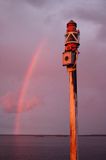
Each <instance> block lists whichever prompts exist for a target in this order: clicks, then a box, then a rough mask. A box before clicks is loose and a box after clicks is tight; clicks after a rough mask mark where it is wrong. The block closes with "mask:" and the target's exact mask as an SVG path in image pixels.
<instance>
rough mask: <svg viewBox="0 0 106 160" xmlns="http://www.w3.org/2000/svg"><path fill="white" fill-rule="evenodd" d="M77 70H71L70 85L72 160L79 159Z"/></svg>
mask: <svg viewBox="0 0 106 160" xmlns="http://www.w3.org/2000/svg"><path fill="white" fill-rule="evenodd" d="M76 82H77V81H76V71H71V72H69V87H70V160H77V158H78V157H77V126H76V122H77V115H76V114H77V112H76V109H77V83H76Z"/></svg>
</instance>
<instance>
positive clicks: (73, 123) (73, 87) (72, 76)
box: [62, 20, 80, 160]
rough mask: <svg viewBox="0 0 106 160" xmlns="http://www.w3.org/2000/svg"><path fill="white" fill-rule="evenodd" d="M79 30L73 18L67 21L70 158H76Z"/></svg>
mask: <svg viewBox="0 0 106 160" xmlns="http://www.w3.org/2000/svg"><path fill="white" fill-rule="evenodd" d="M79 35H80V31H79V30H77V23H76V22H74V21H73V20H71V21H69V22H68V23H67V28H66V34H65V51H64V52H63V57H62V58H63V59H62V60H63V66H66V68H67V71H68V74H69V97H70V103H69V104H70V160H78V150H77V148H78V147H77V113H78V112H77V58H78V54H79V51H78V47H79V45H80V44H79Z"/></svg>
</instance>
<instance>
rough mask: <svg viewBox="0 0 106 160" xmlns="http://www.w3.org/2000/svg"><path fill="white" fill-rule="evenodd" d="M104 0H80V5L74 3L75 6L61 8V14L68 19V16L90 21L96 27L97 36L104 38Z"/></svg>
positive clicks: (105, 15)
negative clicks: (85, 0)
mask: <svg viewBox="0 0 106 160" xmlns="http://www.w3.org/2000/svg"><path fill="white" fill-rule="evenodd" d="M105 10H106V1H103V0H102V1H95V0H94V1H92V2H90V1H87V2H84V1H81V5H79V4H78V3H76V5H75V8H74V9H73V7H72V8H71V7H68V8H66V9H64V10H63V13H62V14H63V16H64V18H66V19H69V18H70V16H71V17H73V18H75V19H76V18H77V19H78V20H83V21H85V22H91V23H92V24H94V25H95V26H96V25H97V26H99V27H98V33H97V38H100V40H106V11H105Z"/></svg>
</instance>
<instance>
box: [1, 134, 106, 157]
mask: <svg viewBox="0 0 106 160" xmlns="http://www.w3.org/2000/svg"><path fill="white" fill-rule="evenodd" d="M0 160H69V137H68V136H0ZM79 160H106V136H79Z"/></svg>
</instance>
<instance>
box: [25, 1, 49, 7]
mask: <svg viewBox="0 0 106 160" xmlns="http://www.w3.org/2000/svg"><path fill="white" fill-rule="evenodd" d="M26 2H28V3H29V4H31V5H32V6H35V7H44V6H46V5H47V4H48V3H51V0H26Z"/></svg>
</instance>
